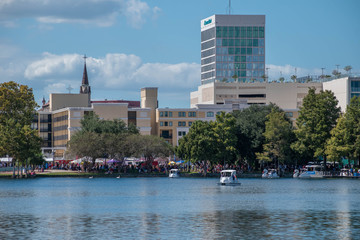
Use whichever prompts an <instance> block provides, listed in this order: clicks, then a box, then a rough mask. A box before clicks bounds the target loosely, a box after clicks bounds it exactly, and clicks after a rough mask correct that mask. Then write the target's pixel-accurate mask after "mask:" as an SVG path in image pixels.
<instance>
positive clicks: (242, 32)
mask: <svg viewBox="0 0 360 240" xmlns="http://www.w3.org/2000/svg"><path fill="white" fill-rule="evenodd" d="M264 36H265V28H264V27H231V26H229V27H228V26H224V27H216V37H217V38H219V37H223V38H224V37H235V38H264Z"/></svg>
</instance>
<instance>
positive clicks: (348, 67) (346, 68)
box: [344, 65, 352, 74]
mask: <svg viewBox="0 0 360 240" xmlns="http://www.w3.org/2000/svg"><path fill="white" fill-rule="evenodd" d="M351 69H352V66H350V65H347V66H345V67H344V70H345V71H346V72H347V73H348V74H349V73H351Z"/></svg>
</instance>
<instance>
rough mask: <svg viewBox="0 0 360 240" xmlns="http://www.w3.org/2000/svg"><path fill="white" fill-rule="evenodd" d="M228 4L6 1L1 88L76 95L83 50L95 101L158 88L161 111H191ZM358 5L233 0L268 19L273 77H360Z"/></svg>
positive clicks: (239, 10)
mask: <svg viewBox="0 0 360 240" xmlns="http://www.w3.org/2000/svg"><path fill="white" fill-rule="evenodd" d="M227 5H228V1H227V0H196V1H190V0H182V1H170V0H76V1H74V0H61V1H58V0H1V1H0V82H6V81H10V80H13V81H17V82H19V83H21V84H27V85H29V86H30V87H32V88H33V89H34V93H35V98H36V100H37V102H38V103H40V101H41V99H42V98H43V96H45V98H46V99H48V95H49V93H55V92H57V93H61V92H63V93H66V92H68V91H69V90H68V88H69V86H71V88H73V89H72V90H71V92H72V93H75V92H78V91H79V86H80V84H81V79H82V72H83V62H84V60H83V58H82V56H83V55H84V54H86V55H87V56H88V59H87V67H88V75H89V81H90V85H91V86H92V98H93V99H97V100H99V99H105V98H106V99H127V100H139V99H140V89H141V88H142V87H158V88H159V105H160V107H189V105H190V101H189V96H190V92H191V91H194V90H196V89H197V86H198V85H199V84H200V20H201V19H203V18H206V17H208V16H211V15H213V14H225V13H226V12H227V11H228V6H227ZM359 9H360V1H358V0H316V1H313V0H303V1H289V0H233V1H232V4H231V12H232V13H233V14H265V15H266V64H267V67H269V68H270V70H269V75H270V79H278V78H279V76H280V74H282V76H284V77H285V78H288V77H289V76H290V75H292V74H294V73H295V68H297V75H298V76H305V75H308V74H310V75H313V74H320V73H321V68H322V67H324V68H325V73H327V74H331V71H332V70H333V69H335V68H336V66H335V65H336V64H339V65H340V67H339V68H340V69H343V67H344V66H346V65H351V66H352V67H353V72H360V60H359V59H360V58H359V56H360V15H359V14H358V10H359Z"/></svg>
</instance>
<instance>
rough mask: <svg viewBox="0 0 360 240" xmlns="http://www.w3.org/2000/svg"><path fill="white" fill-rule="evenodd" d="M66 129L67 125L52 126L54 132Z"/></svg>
mask: <svg viewBox="0 0 360 240" xmlns="http://www.w3.org/2000/svg"><path fill="white" fill-rule="evenodd" d="M67 129H68V125H63V126H59V127H54V132H56V131H62V130H67Z"/></svg>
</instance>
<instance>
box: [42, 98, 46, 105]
mask: <svg viewBox="0 0 360 240" xmlns="http://www.w3.org/2000/svg"><path fill="white" fill-rule="evenodd" d="M45 103H46V101H45V97H44V96H43V100H42V104H43V106H44V105H45Z"/></svg>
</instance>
